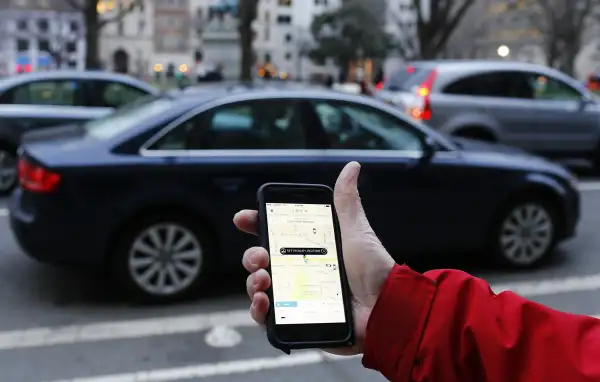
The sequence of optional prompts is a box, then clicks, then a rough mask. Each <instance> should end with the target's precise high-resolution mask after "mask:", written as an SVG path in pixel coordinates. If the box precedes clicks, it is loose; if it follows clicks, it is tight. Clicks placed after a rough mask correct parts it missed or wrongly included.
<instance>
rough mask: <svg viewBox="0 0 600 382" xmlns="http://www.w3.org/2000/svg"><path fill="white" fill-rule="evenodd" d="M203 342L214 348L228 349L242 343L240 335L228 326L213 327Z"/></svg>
mask: <svg viewBox="0 0 600 382" xmlns="http://www.w3.org/2000/svg"><path fill="white" fill-rule="evenodd" d="M204 342H206V344H207V345H208V346H211V347H214V348H230V347H234V346H236V345H238V344H239V343H240V342H242V334H241V333H240V332H238V331H237V330H235V329H233V328H231V327H229V326H223V325H219V326H215V327H214V328H212V329H211V330H210V331H209V332H208V333H206V336H205V337H204Z"/></svg>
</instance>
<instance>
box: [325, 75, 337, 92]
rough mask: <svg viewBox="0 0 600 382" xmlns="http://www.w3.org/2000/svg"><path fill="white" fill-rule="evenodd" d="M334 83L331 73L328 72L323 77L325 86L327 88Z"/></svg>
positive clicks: (331, 86)
mask: <svg viewBox="0 0 600 382" xmlns="http://www.w3.org/2000/svg"><path fill="white" fill-rule="evenodd" d="M334 83H335V79H334V78H333V75H331V74H328V75H327V77H325V86H326V87H328V88H330V89H331V88H333V84H334Z"/></svg>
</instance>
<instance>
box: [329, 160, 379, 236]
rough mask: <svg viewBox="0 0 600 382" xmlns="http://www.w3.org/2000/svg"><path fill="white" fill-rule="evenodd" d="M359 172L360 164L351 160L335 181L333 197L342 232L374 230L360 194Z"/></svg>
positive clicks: (369, 231)
mask: <svg viewBox="0 0 600 382" xmlns="http://www.w3.org/2000/svg"><path fill="white" fill-rule="evenodd" d="M359 174H360V164H359V163H358V162H350V163H348V164H347V165H346V166H345V167H344V169H343V170H342V172H341V173H340V175H339V176H338V178H337V181H336V182H335V189H334V192H333V197H334V203H335V209H336V212H337V215H338V220H339V222H340V228H341V230H342V232H348V233H350V232H352V231H356V230H357V229H358V230H360V231H363V232H365V231H366V232H368V233H371V232H372V229H371V226H370V225H369V221H368V220H367V217H366V215H365V211H364V209H363V206H362V203H361V201H360V196H359V194H358V175H359Z"/></svg>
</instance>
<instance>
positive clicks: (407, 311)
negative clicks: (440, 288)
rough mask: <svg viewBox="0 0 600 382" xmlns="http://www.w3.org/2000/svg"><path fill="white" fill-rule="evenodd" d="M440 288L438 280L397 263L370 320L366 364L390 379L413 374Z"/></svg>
mask: <svg viewBox="0 0 600 382" xmlns="http://www.w3.org/2000/svg"><path fill="white" fill-rule="evenodd" d="M436 290H437V285H436V282H435V281H433V280H431V279H429V278H427V277H425V276H423V275H422V274H420V273H417V272H415V271H413V270H411V269H410V268H409V267H407V266H406V265H402V266H400V265H395V266H394V268H393V269H392V271H391V272H390V274H389V275H388V277H387V279H386V281H385V282H384V284H383V286H382V288H381V291H380V294H379V297H378V299H377V302H376V303H375V307H374V308H373V311H372V312H371V316H370V317H369V322H368V323H367V330H366V338H365V343H364V356H363V366H364V367H366V368H369V369H373V370H377V371H379V372H381V374H383V375H384V376H385V377H386V378H387V379H388V380H390V381H394V380H396V379H397V377H398V376H409V375H410V372H411V370H412V368H413V365H414V364H415V361H416V360H415V358H416V354H417V351H418V348H419V344H420V341H421V338H422V336H423V331H424V330H425V326H426V324H427V318H428V316H429V312H430V310H431V306H432V304H433V299H434V297H435V293H436Z"/></svg>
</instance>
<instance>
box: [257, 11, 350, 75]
mask: <svg viewBox="0 0 600 382" xmlns="http://www.w3.org/2000/svg"><path fill="white" fill-rule="evenodd" d="M340 4H341V0H261V1H260V2H259V10H258V16H257V19H256V23H255V32H256V39H255V46H254V49H255V51H256V61H257V65H259V66H260V65H264V64H266V63H270V64H272V65H273V66H274V67H275V68H277V71H278V72H280V73H285V74H289V76H290V77H291V78H292V79H308V78H310V77H311V76H313V75H315V74H331V73H333V72H334V71H335V68H334V67H333V66H332V65H325V66H320V65H316V64H314V63H313V62H312V61H310V60H309V59H308V57H307V56H308V51H309V50H310V47H311V44H312V36H311V33H310V26H311V23H312V20H313V18H314V17H315V16H317V15H319V14H321V13H323V12H325V11H328V10H332V9H335V8H337V7H339V6H340Z"/></svg>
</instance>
